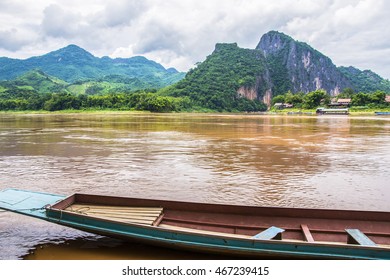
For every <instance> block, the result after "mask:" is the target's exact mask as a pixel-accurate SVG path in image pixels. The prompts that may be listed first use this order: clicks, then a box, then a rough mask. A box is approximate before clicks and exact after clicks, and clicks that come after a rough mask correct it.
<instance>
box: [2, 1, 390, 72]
mask: <svg viewBox="0 0 390 280" xmlns="http://www.w3.org/2000/svg"><path fill="white" fill-rule="evenodd" d="M389 11H390V1H385V0H377V1H376V0H324V1H316V0H273V1H259V0H225V1H218V0H185V1H183V0H144V1H137V0H117V1H105V0H84V1H79V0H67V1H60V0H34V1H33V0H13V1H10V0H1V2H0V56H2V55H8V56H12V57H26V56H30V55H40V54H43V53H45V52H48V51H51V50H53V48H58V47H63V46H64V45H66V44H70V43H74V44H78V45H80V46H81V47H83V48H86V49H87V50H88V51H90V52H92V53H93V54H95V55H97V56H103V55H108V54H111V55H112V56H132V55H145V56H146V57H148V58H149V59H153V60H156V61H158V62H161V63H163V64H164V66H166V67H172V66H173V67H176V68H178V69H179V70H187V69H188V68H190V67H192V66H193V64H194V63H196V62H198V61H202V60H204V59H205V58H206V56H207V55H209V54H210V53H211V52H212V51H213V49H214V46H215V44H216V43H217V42H237V43H238V44H239V46H242V47H246V48H254V47H255V46H256V45H257V43H258V42H259V40H260V36H261V35H262V34H264V33H265V32H267V31H269V30H279V31H282V32H285V33H286V34H288V35H290V36H292V37H293V38H295V39H297V40H299V41H305V42H307V43H309V44H311V45H312V46H313V47H314V48H317V49H318V50H320V51H321V52H322V53H324V54H325V55H328V56H329V57H331V58H332V60H333V61H334V62H335V63H336V64H337V65H354V66H357V67H359V68H369V69H372V70H373V71H375V72H378V73H379V74H381V75H382V76H385V77H386V78H390V63H389V62H390V61H389V59H388V57H389V56H388V53H389V49H390V34H389V32H386V30H387V28H388V26H389V25H390V15H389V13H390V12H389Z"/></svg>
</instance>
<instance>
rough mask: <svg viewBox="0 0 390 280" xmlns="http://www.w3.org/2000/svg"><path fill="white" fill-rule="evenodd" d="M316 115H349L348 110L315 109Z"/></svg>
mask: <svg viewBox="0 0 390 280" xmlns="http://www.w3.org/2000/svg"><path fill="white" fill-rule="evenodd" d="M316 114H317V115H348V114H349V109H348V108H342V109H334V108H330V109H325V108H317V110H316Z"/></svg>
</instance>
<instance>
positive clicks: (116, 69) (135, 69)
mask: <svg viewBox="0 0 390 280" xmlns="http://www.w3.org/2000/svg"><path fill="white" fill-rule="evenodd" d="M34 69H37V70H41V71H43V72H45V73H46V74H48V75H50V76H54V77H58V78H59V79H61V80H63V81H66V82H67V83H74V82H77V81H85V80H88V81H90V80H98V79H101V78H104V77H106V76H111V75H118V76H123V77H128V78H136V79H138V80H139V81H140V84H142V85H143V87H140V86H138V87H132V88H131V89H132V90H137V89H139V88H142V89H145V88H162V87H165V86H167V85H171V84H173V83H175V82H177V81H179V80H180V79H182V78H183V77H184V73H180V72H177V71H176V70H175V69H165V68H164V67H163V66H162V65H160V64H158V63H156V62H154V61H151V60H148V59H146V58H145V57H140V56H138V57H132V58H115V59H111V58H109V57H103V58H98V57H95V56H93V55H92V54H90V53H89V52H87V51H85V50H84V49H82V48H80V47H78V46H75V45H70V46H67V47H65V48H62V49H60V50H57V51H53V52H50V53H48V54H45V55H43V56H37V57H31V58H28V59H25V60H19V59H9V58H0V81H1V80H14V79H16V78H17V77H19V76H21V75H23V74H25V73H26V72H28V71H31V70H34ZM126 84H127V83H126ZM129 85H131V83H130V84H129Z"/></svg>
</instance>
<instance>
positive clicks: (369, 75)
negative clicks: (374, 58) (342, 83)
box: [339, 66, 390, 93]
mask: <svg viewBox="0 0 390 280" xmlns="http://www.w3.org/2000/svg"><path fill="white" fill-rule="evenodd" d="M339 70H340V71H341V72H342V73H343V74H344V75H345V76H347V77H348V79H349V80H351V82H352V84H353V85H354V89H355V90H356V91H357V92H374V91H377V90H379V91H384V92H387V93H390V81H389V80H386V79H383V78H382V77H380V76H379V75H378V74H375V73H374V72H372V71H370V70H364V71H361V70H359V69H356V68H354V67H352V66H350V67H339Z"/></svg>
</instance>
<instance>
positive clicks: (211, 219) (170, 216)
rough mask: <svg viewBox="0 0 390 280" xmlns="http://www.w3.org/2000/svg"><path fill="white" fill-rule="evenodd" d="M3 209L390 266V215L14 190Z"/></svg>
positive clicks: (238, 252)
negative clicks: (387, 261) (385, 262)
mask: <svg viewBox="0 0 390 280" xmlns="http://www.w3.org/2000/svg"><path fill="white" fill-rule="evenodd" d="M0 208H3V209H6V210H9V211H13V212H16V213H20V214H24V215H28V216H32V217H36V218H40V219H43V220H46V221H49V222H53V223H57V224H60V225H64V226H68V227H72V228H76V229H80V230H83V231H87V232H92V233H96V234H100V235H105V236H110V237H115V238H120V239H128V240H132V241H137V242H143V243H150V244H154V245H158V246H165V247H170V248H179V249H184V250H195V251H202V252H212V253H222V254H229V255H232V256H248V257H252V258H256V257H266V258H267V257H281V258H315V259H317V258H323V259H390V212H374V211H352V210H351V211H349V210H321V209H302V208H281V207H257V206H233V205H223V204H206V203H193V202H178V201H168V200H151V199H139V198H129V197H113V196H100V195H88V194H78V193H77V194H73V195H71V196H69V197H64V196H61V195H54V194H48V193H38V192H31V191H23V190H16V189H6V190H3V191H1V192H0Z"/></svg>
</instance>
